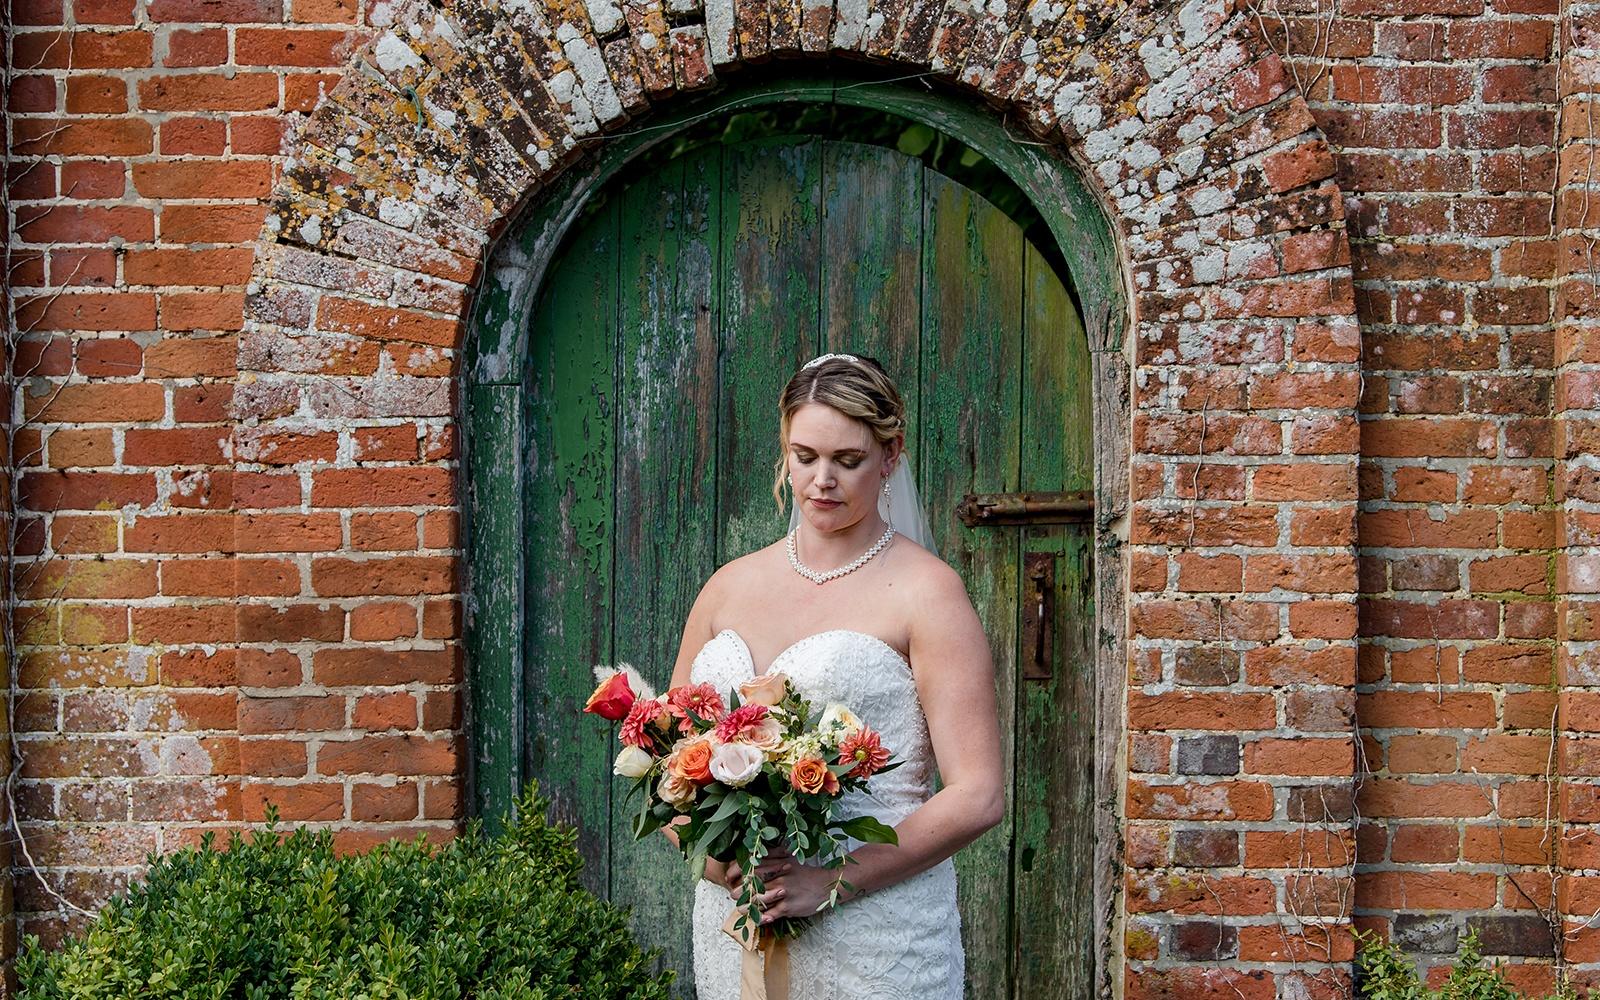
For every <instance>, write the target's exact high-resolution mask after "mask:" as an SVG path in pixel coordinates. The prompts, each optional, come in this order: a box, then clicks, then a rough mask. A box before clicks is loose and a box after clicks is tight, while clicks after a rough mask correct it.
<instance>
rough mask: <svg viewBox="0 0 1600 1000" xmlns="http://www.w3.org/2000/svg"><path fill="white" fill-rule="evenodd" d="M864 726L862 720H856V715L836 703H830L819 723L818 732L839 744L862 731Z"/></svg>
mask: <svg viewBox="0 0 1600 1000" xmlns="http://www.w3.org/2000/svg"><path fill="white" fill-rule="evenodd" d="M862 725H863V723H862V722H861V720H860V719H858V718H856V713H854V712H852V711H850V710H849V709H848V708H845V707H844V706H843V705H841V704H839V703H838V702H836V701H834V702H829V703H828V707H827V708H825V709H823V710H822V720H821V721H820V722H818V723H817V730H818V731H819V732H821V733H823V734H825V735H826V736H828V738H829V739H831V740H833V741H835V742H837V741H838V740H841V739H843V738H844V737H845V736H847V735H849V734H850V733H853V732H855V731H857V730H858V729H860V728H861V727H862Z"/></svg>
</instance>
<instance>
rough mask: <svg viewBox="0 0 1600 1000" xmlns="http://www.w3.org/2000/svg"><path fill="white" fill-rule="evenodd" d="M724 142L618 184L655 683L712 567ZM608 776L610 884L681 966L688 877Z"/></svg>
mask: <svg viewBox="0 0 1600 1000" xmlns="http://www.w3.org/2000/svg"><path fill="white" fill-rule="evenodd" d="M720 152H721V151H720V150H719V149H717V148H712V149H709V150H706V151H703V152H701V153H697V154H694V155H692V156H690V157H686V158H683V159H679V160H675V161H673V162H672V163H670V164H667V165H666V166H665V167H664V168H662V169H660V170H659V171H658V172H655V173H653V174H651V175H650V176H648V177H646V178H642V179H640V180H639V181H638V182H637V183H635V184H634V185H632V186H631V187H629V188H628V189H627V190H626V191H625V192H624V193H622V194H621V195H620V211H621V221H622V234H621V244H620V248H619V254H618V276H619V277H618V287H619V292H620V300H619V306H620V311H619V341H620V344H621V355H620V358H619V362H618V366H617V372H618V379H617V388H618V406H617V432H616V441H617V457H616V480H617V546H616V567H615V575H614V579H615V589H614V594H615V598H614V599H615V605H614V606H615V608H616V615H615V622H614V625H615V628H614V632H613V642H614V648H615V650H616V655H617V657H618V659H619V660H623V661H626V662H629V663H632V664H633V665H634V666H635V667H637V668H639V670H640V671H641V672H642V673H643V674H644V675H645V678H646V679H647V680H649V681H650V683H651V684H652V685H654V686H655V688H656V690H658V691H665V690H666V688H667V686H668V684H669V683H670V681H671V679H672V666H673V662H674V660H675V659H676V657H677V651H678V645H679V643H680V641H681V639H682V636H683V622H684V619H685V618H687V617H688V614H689V609H690V607H691V606H692V605H693V603H694V598H695V595H696V594H697V593H699V590H700V586H701V584H702V583H703V582H704V581H705V579H706V578H707V577H709V576H710V575H711V573H712V571H714V570H715V569H716V564H715V555H716V553H715V539H716V533H715V531H714V530H713V527H714V525H715V524H716V523H717V511H716V482H717V449H716V430H717V415H716V414H717V406H716V403H717V400H716V391H717V343H716V328H715V325H714V322H713V320H714V316H713V313H712V306H713V303H714V302H715V295H716V286H717V280H716V273H715V268H716V262H717V248H716V240H717V233H718V227H717V217H718V212H719V209H720V198H719V194H720V190H721V179H720V176H719V174H720V170H719V161H720ZM625 792H626V786H625V784H624V783H623V782H621V781H617V782H614V783H613V785H612V794H613V796H614V804H613V808H612V818H611V830H612V852H611V853H612V861H611V894H612V898H613V899H614V900H617V901H618V902H623V903H626V904H627V905H630V906H631V907H632V908H633V919H632V923H633V930H634V933H635V935H636V936H638V938H639V939H640V940H641V942H643V943H644V944H645V945H647V946H654V947H660V948H661V949H663V961H664V964H665V965H666V966H667V967H669V968H674V969H678V970H681V971H682V972H683V974H684V975H683V977H682V981H681V983H680V987H681V992H680V995H682V996H688V995H689V991H688V987H689V977H688V973H689V970H690V969H691V968H692V964H693V948H692V940H691V933H690V932H691V930H692V926H693V904H694V895H693V888H694V886H693V883H692V881H691V879H690V877H689V872H688V868H687V866H686V865H685V864H684V862H683V859H682V858H681V857H680V856H679V855H678V854H677V853H676V852H674V851H673V850H672V849H671V845H670V844H668V842H667V840H666V838H665V837H664V836H663V835H661V834H653V835H652V836H650V837H649V838H647V839H646V840H644V841H643V842H640V841H636V840H634V838H633V834H632V831H631V824H632V819H633V816H634V815H635V814H636V812H637V810H638V805H639V802H638V800H637V799H632V800H627V801H624V795H625Z"/></svg>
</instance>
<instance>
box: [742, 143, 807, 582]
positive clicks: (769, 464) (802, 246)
mask: <svg viewBox="0 0 1600 1000" xmlns="http://www.w3.org/2000/svg"><path fill="white" fill-rule="evenodd" d="M723 175H724V181H723V205H722V217H721V220H720V226H721V232H722V240H721V246H722V261H723V262H722V265H721V267H720V273H721V274H722V280H723V287H722V296H721V297H722V310H723V312H722V315H723V320H722V329H721V344H722V374H721V383H720V384H721V390H720V395H721V404H720V412H721V422H720V425H719V427H718V439H717V449H718V462H719V465H718V468H719V469H720V470H721V474H720V475H719V476H718V480H719V481H718V484H717V488H718V505H717V519H716V525H717V530H718V532H719V534H718V538H717V557H716V561H717V563H718V564H719V565H720V564H722V563H725V562H728V561H729V560H730V559H733V558H736V557H738V556H741V555H744V554H745V553H747V552H752V551H754V550H756V549H758V548H761V547H762V546H764V545H767V544H769V543H771V542H772V541H773V540H774V539H776V538H778V537H780V536H782V534H783V533H784V532H785V531H786V530H787V529H788V527H789V520H788V516H789V515H788V511H787V510H783V511H780V510H778V509H777V505H776V504H775V503H774V502H773V499H772V477H773V474H774V471H775V468H774V463H775V462H776V461H777V459H778V407H777V400H778V395H779V393H781V392H782V391H783V387H784V384H785V383H787V382H788V380H789V378H790V376H792V375H793V374H794V371H795V369H796V368H798V367H800V365H802V364H804V363H805V362H806V361H808V360H810V359H811V357H813V356H814V354H815V353H816V350H817V347H818V346H819V344H820V342H821V334H820V331H819V326H820V316H819V314H820V311H821V309H820V307H821V297H820V288H821V286H820V275H821V257H820V255H819V254H818V253H817V249H816V248H817V247H818V246H820V245H821V235H822V227H821V214H822V213H821V202H822V153H821V143H820V142H818V141H815V140H802V141H799V142H796V141H795V140H793V139H785V140H775V141H772V142H753V143H745V144H741V145H739V146H734V147H729V148H728V149H727V150H726V152H725V154H724V158H723Z"/></svg>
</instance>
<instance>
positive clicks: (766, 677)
mask: <svg viewBox="0 0 1600 1000" xmlns="http://www.w3.org/2000/svg"><path fill="white" fill-rule="evenodd" d="M788 693H789V678H788V677H786V676H785V675H784V674H782V673H781V672H780V673H773V672H771V671H769V672H767V673H765V674H762V675H761V676H760V677H752V678H750V679H749V680H747V681H745V682H744V683H743V684H740V685H739V698H740V700H741V701H743V702H744V704H746V705H766V706H767V707H768V708H771V707H772V706H773V705H776V704H778V703H779V702H780V701H782V700H783V696H784V695H786V694H788Z"/></svg>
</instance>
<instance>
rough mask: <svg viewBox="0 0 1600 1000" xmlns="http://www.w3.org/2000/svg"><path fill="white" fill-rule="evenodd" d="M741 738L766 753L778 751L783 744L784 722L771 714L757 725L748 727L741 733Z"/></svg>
mask: <svg viewBox="0 0 1600 1000" xmlns="http://www.w3.org/2000/svg"><path fill="white" fill-rule="evenodd" d="M739 739H740V740H741V741H743V742H745V743H748V744H750V745H751V746H753V747H755V748H756V749H757V750H761V751H764V752H766V753H777V752H778V750H779V749H780V748H781V747H782V746H783V723H781V722H779V721H778V720H777V719H774V718H773V717H772V716H770V715H769V716H767V717H766V718H765V719H762V720H761V721H760V722H758V723H756V724H755V725H753V726H750V727H748V728H746V729H745V731H744V732H743V733H742V734H740V736H739Z"/></svg>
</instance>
